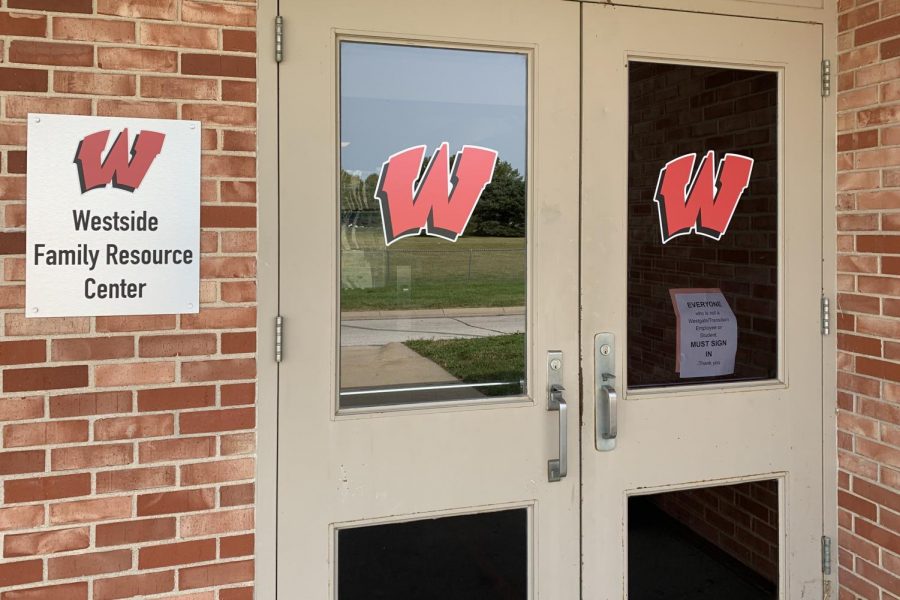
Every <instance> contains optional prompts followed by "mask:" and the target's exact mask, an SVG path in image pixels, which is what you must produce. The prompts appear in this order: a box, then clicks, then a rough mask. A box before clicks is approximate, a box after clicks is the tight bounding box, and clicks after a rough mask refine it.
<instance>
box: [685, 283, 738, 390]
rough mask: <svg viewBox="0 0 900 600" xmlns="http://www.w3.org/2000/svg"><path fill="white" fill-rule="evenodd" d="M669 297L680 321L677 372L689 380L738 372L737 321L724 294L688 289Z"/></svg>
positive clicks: (707, 289)
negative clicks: (736, 358) (736, 368)
mask: <svg viewBox="0 0 900 600" xmlns="http://www.w3.org/2000/svg"><path fill="white" fill-rule="evenodd" d="M669 295H670V296H671V297H672V306H673V307H674V309H675V320H676V333H675V339H676V350H675V352H676V354H675V371H676V372H678V374H679V375H680V376H681V377H682V378H685V379H686V378H690V377H716V376H719V375H731V374H732V373H734V356H735V354H736V353H737V344H738V331H737V320H736V319H735V317H734V312H732V310H731V307H730V306H729V305H728V301H727V300H725V296H723V295H722V291H721V290H719V289H717V288H684V289H673V290H669Z"/></svg>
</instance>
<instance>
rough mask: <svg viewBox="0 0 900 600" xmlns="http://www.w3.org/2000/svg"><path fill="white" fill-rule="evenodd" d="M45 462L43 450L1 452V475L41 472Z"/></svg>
mask: <svg viewBox="0 0 900 600" xmlns="http://www.w3.org/2000/svg"><path fill="white" fill-rule="evenodd" d="M44 462H45V452H44V451H43V450H20V451H13V452H0V475H21V474H23V473H40V472H42V471H43V470H44Z"/></svg>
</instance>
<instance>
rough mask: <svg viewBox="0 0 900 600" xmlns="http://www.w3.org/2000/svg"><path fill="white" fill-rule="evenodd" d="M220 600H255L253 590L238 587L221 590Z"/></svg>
mask: <svg viewBox="0 0 900 600" xmlns="http://www.w3.org/2000/svg"><path fill="white" fill-rule="evenodd" d="M219 600H253V588H252V587H238V588H228V589H224V590H221V591H220V592H219Z"/></svg>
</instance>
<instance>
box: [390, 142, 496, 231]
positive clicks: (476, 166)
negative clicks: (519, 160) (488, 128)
mask: <svg viewBox="0 0 900 600" xmlns="http://www.w3.org/2000/svg"><path fill="white" fill-rule="evenodd" d="M424 158H425V146H414V147H412V148H407V149H406V150H403V151H402V152H398V153H397V154H394V155H392V156H391V157H390V158H389V159H388V160H387V162H385V163H384V165H383V166H382V168H381V176H380V177H379V178H378V187H377V189H376V192H375V199H376V200H378V202H379V206H380V207H381V222H382V225H383V227H384V243H385V244H386V245H388V246H390V245H391V244H393V243H394V242H396V241H397V240H399V239H401V238H404V237H409V236H411V235H417V234H418V233H419V232H420V231H422V230H423V229H424V230H425V232H426V233H427V234H428V235H434V236H437V237H440V238H444V239H445V240H449V241H451V242H455V241H456V240H457V238H458V237H459V236H461V235H462V233H463V231H465V229H466V225H468V223H469V219H470V218H471V217H472V212H473V211H474V210H475V205H476V204H478V200H479V199H480V198H481V194H482V192H483V191H484V188H485V187H487V185H488V184H489V183H490V182H491V179H492V178H493V176H494V166H495V165H496V163H497V152H496V151H494V150H489V149H487V148H479V147H478V146H463V149H462V151H460V152H459V153H457V155H456V159H455V160H454V162H453V171H452V172H451V171H450V150H449V144H448V143H447V142H444V143H442V144H441V146H440V148H438V149H437V150H436V151H435V153H434V155H433V156H432V157H431V161H430V162H429V163H428V168H427V169H425V173H424V174H422V177H421V178H419V174H420V173H422V161H423V159H424ZM416 180H419V181H418V185H416Z"/></svg>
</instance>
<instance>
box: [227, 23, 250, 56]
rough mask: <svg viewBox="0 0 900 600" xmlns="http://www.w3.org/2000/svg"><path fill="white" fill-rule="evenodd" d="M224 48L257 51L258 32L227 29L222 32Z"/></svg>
mask: <svg viewBox="0 0 900 600" xmlns="http://www.w3.org/2000/svg"><path fill="white" fill-rule="evenodd" d="M222 49H223V50H227V51H230V52H256V32H255V31H247V30H240V29H226V30H224V31H223V32H222Z"/></svg>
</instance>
